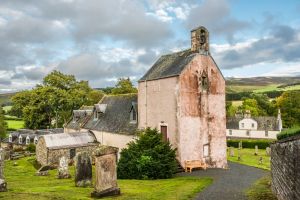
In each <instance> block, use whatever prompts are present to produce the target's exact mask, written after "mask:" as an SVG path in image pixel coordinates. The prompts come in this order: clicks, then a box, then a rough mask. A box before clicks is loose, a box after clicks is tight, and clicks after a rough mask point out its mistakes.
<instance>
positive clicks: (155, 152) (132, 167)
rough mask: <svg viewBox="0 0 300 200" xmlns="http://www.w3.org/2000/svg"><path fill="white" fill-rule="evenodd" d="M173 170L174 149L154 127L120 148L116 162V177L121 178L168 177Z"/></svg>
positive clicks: (174, 166)
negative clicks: (119, 154) (126, 146)
mask: <svg viewBox="0 0 300 200" xmlns="http://www.w3.org/2000/svg"><path fill="white" fill-rule="evenodd" d="M175 171H176V159H175V150H174V149H172V148H171V145H170V143H169V142H164V141H163V140H162V135H161V134H160V133H159V132H158V131H157V130H156V129H150V128H147V129H146V130H145V131H144V132H141V133H140V137H139V139H137V140H136V141H135V142H130V143H129V144H128V148H126V149H123V150H122V152H121V157H120V160H119V163H118V177H119V178H123V179H161V178H170V177H172V175H173V174H174V173H175Z"/></svg>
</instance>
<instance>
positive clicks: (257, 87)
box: [226, 77, 300, 93]
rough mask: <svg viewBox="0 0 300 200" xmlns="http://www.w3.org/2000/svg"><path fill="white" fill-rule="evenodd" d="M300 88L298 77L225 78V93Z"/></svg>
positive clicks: (299, 78)
mask: <svg viewBox="0 0 300 200" xmlns="http://www.w3.org/2000/svg"><path fill="white" fill-rule="evenodd" d="M286 90H300V77H252V78H226V93H236V92H268V91H286Z"/></svg>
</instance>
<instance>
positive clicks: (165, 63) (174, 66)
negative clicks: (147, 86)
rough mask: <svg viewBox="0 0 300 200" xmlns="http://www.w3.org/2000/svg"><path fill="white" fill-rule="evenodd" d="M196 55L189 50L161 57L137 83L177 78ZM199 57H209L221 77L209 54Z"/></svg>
mask: <svg viewBox="0 0 300 200" xmlns="http://www.w3.org/2000/svg"><path fill="white" fill-rule="evenodd" d="M197 55H199V53H197V52H192V51H191V49H187V50H183V51H179V52H175V53H171V54H167V55H163V56H161V57H160V58H159V59H158V60H157V61H156V62H155V63H154V65H153V66H152V67H151V68H150V69H149V70H148V71H147V73H146V74H145V75H144V76H143V77H142V78H141V79H140V80H139V82H141V81H149V80H156V79H161V78H167V77H172V76H178V75H180V73H181V72H182V71H183V70H184V68H185V67H186V66H187V64H189V63H190V62H191V61H192V59H193V58H194V57H195V56H197ZM201 55H204V56H209V57H210V58H211V59H212V61H213V62H214V63H215V65H216V66H217V68H218V70H219V72H220V74H221V75H222V76H223V74H222V72H221V70H220V69H219V67H218V65H217V64H216V62H215V60H214V59H213V57H212V56H211V55H210V54H207V55H206V54H201ZM223 78H224V76H223Z"/></svg>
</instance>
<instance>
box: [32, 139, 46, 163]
mask: <svg viewBox="0 0 300 200" xmlns="http://www.w3.org/2000/svg"><path fill="white" fill-rule="evenodd" d="M35 154H36V160H37V161H38V162H39V163H40V164H41V165H47V159H48V157H47V148H46V143H45V139H44V138H43V137H40V138H39V140H38V143H37V144H36V148H35Z"/></svg>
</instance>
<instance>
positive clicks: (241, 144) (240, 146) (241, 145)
mask: <svg viewBox="0 0 300 200" xmlns="http://www.w3.org/2000/svg"><path fill="white" fill-rule="evenodd" d="M242 148H243V142H242V141H240V142H239V149H242Z"/></svg>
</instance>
